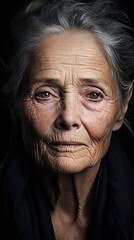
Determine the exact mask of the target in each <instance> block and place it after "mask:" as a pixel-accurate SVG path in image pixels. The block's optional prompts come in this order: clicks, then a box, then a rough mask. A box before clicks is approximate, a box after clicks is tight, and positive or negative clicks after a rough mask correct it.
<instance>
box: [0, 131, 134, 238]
mask: <svg viewBox="0 0 134 240" xmlns="http://www.w3.org/2000/svg"><path fill="white" fill-rule="evenodd" d="M118 137H119V136H118V135H117V136H116V134H115V135H113V136H112V140H111V145H110V147H109V151H108V153H107V154H106V156H105V157H104V159H103V160H102V163H101V167H100V171H99V173H98V176H97V181H96V196H95V207H94V215H93V219H92V223H91V226H90V231H89V237H88V238H87V239H89V240H134V187H133V185H134V160H133V159H130V154H129V152H127V151H125V150H124V149H123V148H124V145H122V144H120V140H119V139H118ZM126 153H127V154H126ZM128 155H129V158H128ZM32 169H33V168H32V167H31V163H30V161H29V159H28V157H27V155H26V154H25V152H24V150H20V149H19V148H17V150H16V153H15V154H13V155H12V157H10V158H7V159H6V160H5V161H4V162H3V165H2V166H1V168H0V239H1V240H11V239H13V240H54V239H55V237H54V231H53V226H52V222H51V218H50V213H49V203H48V201H47V198H46V196H45V193H44V191H42V187H41V185H40V184H39V183H38V181H37V179H36V177H35V175H34V171H33V170H32Z"/></svg>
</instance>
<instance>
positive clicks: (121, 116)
mask: <svg viewBox="0 0 134 240" xmlns="http://www.w3.org/2000/svg"><path fill="white" fill-rule="evenodd" d="M132 93H133V89H132V88H131V90H129V92H128V93H127V96H126V99H125V101H124V102H123V104H122V105H121V109H120V111H119V114H118V116H117V120H116V121H115V124H114V126H113V131H117V130H119V129H120V128H121V126H122V124H123V122H124V117H125V114H126V112H127V109H128V105H129V101H130V99H131V97H132Z"/></svg>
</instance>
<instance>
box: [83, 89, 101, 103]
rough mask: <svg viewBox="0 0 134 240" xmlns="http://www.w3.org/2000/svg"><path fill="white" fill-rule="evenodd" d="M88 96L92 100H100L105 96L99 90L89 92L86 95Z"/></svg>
mask: <svg viewBox="0 0 134 240" xmlns="http://www.w3.org/2000/svg"><path fill="white" fill-rule="evenodd" d="M86 97H87V99H88V100H91V101H99V100H101V99H102V97H103V96H102V94H101V93H99V92H95V91H92V92H90V93H88V94H87V95H86Z"/></svg>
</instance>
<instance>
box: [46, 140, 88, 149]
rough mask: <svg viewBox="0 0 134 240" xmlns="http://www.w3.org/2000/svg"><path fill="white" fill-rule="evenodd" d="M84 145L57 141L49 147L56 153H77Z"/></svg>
mask: <svg viewBox="0 0 134 240" xmlns="http://www.w3.org/2000/svg"><path fill="white" fill-rule="evenodd" d="M84 145H85V144H83V143H80V142H74V141H57V142H51V144H50V147H51V148H53V149H55V150H56V151H63V152H68V151H71V152H72V151H78V150H80V149H81V148H82V147H83V146H84Z"/></svg>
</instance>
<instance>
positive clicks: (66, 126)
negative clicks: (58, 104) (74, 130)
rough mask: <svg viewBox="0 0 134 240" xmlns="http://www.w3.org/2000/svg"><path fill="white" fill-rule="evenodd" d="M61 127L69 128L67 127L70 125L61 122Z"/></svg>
mask: <svg viewBox="0 0 134 240" xmlns="http://www.w3.org/2000/svg"><path fill="white" fill-rule="evenodd" d="M59 128H60V129H66V130H67V129H68V128H69V126H68V125H67V124H65V123H60V124H59Z"/></svg>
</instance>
